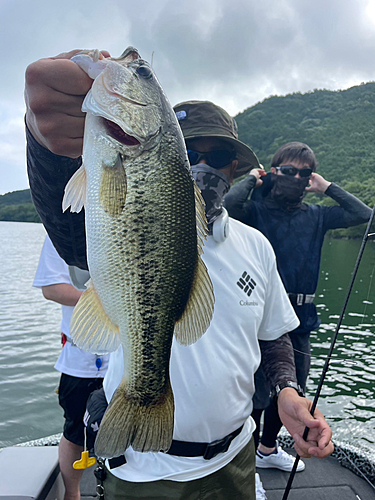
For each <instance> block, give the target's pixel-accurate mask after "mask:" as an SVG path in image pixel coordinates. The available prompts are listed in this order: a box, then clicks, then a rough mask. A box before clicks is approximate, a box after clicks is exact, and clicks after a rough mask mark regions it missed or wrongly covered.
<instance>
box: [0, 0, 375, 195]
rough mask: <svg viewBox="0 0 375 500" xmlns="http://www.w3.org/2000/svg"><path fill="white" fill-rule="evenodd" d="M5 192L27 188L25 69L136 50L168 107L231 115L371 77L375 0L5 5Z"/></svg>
mask: <svg viewBox="0 0 375 500" xmlns="http://www.w3.org/2000/svg"><path fill="white" fill-rule="evenodd" d="M0 16H1V17H0V18H1V19H2V29H1V31H0V41H1V47H2V68H3V71H2V77H1V79H0V90H1V96H2V97H1V99H0V150H2V151H3V153H2V154H0V174H1V179H0V194H1V193H4V192H6V191H9V190H16V189H23V188H25V187H27V180H26V174H25V159H24V158H25V156H24V133H23V123H22V117H23V113H24V104H23V85H24V72H25V69H26V66H27V65H28V64H29V63H30V62H32V61H34V60H36V59H39V58H41V57H48V56H51V55H55V54H58V53H60V52H63V51H66V50H70V49H72V48H94V47H95V48H96V47H97V48H100V49H107V50H109V51H110V52H111V53H112V55H114V56H118V55H120V54H121V53H122V51H123V50H124V49H125V48H126V46H128V45H134V46H135V47H137V48H138V49H139V51H140V53H141V54H142V56H143V57H144V58H145V59H147V60H150V59H151V57H152V54H153V64H154V68H155V71H156V73H157V75H158V78H159V80H160V82H161V84H162V85H163V87H164V90H165V92H166V94H167V95H168V97H169V99H170V101H171V103H172V104H175V103H177V102H180V101H183V100H187V99H209V100H213V101H214V102H216V103H217V104H220V105H221V106H223V107H224V108H226V109H227V110H228V111H229V112H230V113H231V114H233V115H234V114H236V113H238V112H240V111H243V110H244V109H245V108H247V107H249V106H252V105H253V104H255V103H256V102H258V101H260V100H263V99H264V98H266V97H268V96H270V95H274V94H278V95H285V94H286V93H290V92H296V91H301V92H306V91H309V90H313V89H315V88H327V89H338V88H347V87H348V86H351V85H355V84H359V83H361V82H366V81H372V80H374V79H375V69H374V67H373V61H374V56H375V53H374V52H375V1H374V0H369V1H367V2H364V1H363V0H325V1H323V0H316V1H315V2H311V1H310V0H283V1H276V0H263V1H262V2H259V1H257V0H232V1H230V2H228V1H224V0H205V1H204V2H202V1H201V0H200V1H199V0H180V1H179V2H176V1H174V0H158V1H156V2H155V1H154V0H138V1H136V2H134V0H132V1H131V2H130V1H129V0H126V1H124V0H107V1H106V2H105V3H103V2H102V1H100V2H99V1H97V0H75V1H72V0H66V1H64V2H61V3H59V4H56V3H51V2H50V1H47V0H35V1H34V2H27V1H26V0H23V1H17V0H16V1H14V2H2V4H1V6H0Z"/></svg>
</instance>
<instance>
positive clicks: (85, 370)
mask: <svg viewBox="0 0 375 500" xmlns="http://www.w3.org/2000/svg"><path fill="white" fill-rule="evenodd" d="M87 279H88V273H87ZM33 286H34V287H36V288H41V289H42V292H43V295H44V297H45V298H46V299H47V300H52V301H53V302H57V303H58V304H61V312H62V319H61V338H62V346H63V348H62V351H61V354H60V356H59V358H58V360H57V363H56V365H55V368H56V370H58V371H59V372H61V378H60V384H59V389H58V394H59V404H60V406H61V407H62V409H63V410H64V419H65V422H64V430H63V436H62V438H61V441H60V445H59V464H60V470H61V475H62V478H63V481H64V486H65V496H64V500H79V499H80V490H79V483H80V480H81V476H82V472H83V471H82V470H76V469H74V468H73V463H74V462H75V461H76V460H79V459H80V458H81V453H82V451H83V444H84V425H83V416H84V413H85V410H86V402H87V398H88V397H89V395H90V393H91V392H92V391H94V390H95V389H99V388H100V387H102V385H103V377H104V375H105V373H106V371H107V367H108V355H105V356H95V355H94V354H89V353H86V352H84V351H82V350H81V349H79V348H78V347H77V346H75V345H73V344H72V341H71V338H70V336H69V324H70V318H71V316H72V313H73V309H74V306H75V305H76V304H77V302H78V300H79V298H80V296H81V294H82V292H81V291H79V290H77V289H76V288H75V287H74V286H73V285H72V284H71V280H70V276H69V271H68V266H67V265H66V263H65V262H64V261H63V260H62V258H61V257H60V256H59V255H58V253H57V252H56V250H55V248H54V246H53V244H52V242H51V240H50V239H49V237H48V236H47V237H46V239H45V242H44V245H43V248H42V252H41V255H40V260H39V265H38V268H37V271H36V274H35V279H34V283H33Z"/></svg>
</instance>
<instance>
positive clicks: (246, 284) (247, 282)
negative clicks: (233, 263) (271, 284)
mask: <svg viewBox="0 0 375 500" xmlns="http://www.w3.org/2000/svg"><path fill="white" fill-rule="evenodd" d="M237 285H238V286H239V287H240V288H241V290H243V291H244V292H245V293H246V295H247V296H248V297H250V295H251V294H252V293H253V290H254V288H255V287H256V286H257V284H256V283H255V281H254V280H253V278H250V275H249V274H247V272H246V271H244V272H243V273H242V276H241V278H240V279H239V280H238V281H237Z"/></svg>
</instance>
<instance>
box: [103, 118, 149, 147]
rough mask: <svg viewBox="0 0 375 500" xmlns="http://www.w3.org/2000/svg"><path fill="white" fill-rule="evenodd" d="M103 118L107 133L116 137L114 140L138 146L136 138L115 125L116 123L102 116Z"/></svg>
mask: <svg viewBox="0 0 375 500" xmlns="http://www.w3.org/2000/svg"><path fill="white" fill-rule="evenodd" d="M103 120H104V123H105V126H106V128H107V132H108V134H109V135H110V136H111V137H113V139H116V141H118V142H120V143H121V144H124V145H125V146H139V144H140V142H139V141H138V139H136V138H135V137H133V136H131V135H129V134H127V133H126V132H124V131H123V130H122V128H121V127H119V125H117V123H114V122H111V121H110V120H107V119H105V118H103Z"/></svg>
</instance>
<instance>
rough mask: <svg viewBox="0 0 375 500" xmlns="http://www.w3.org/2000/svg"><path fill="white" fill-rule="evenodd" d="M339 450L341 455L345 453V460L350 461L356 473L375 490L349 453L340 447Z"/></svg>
mask: <svg viewBox="0 0 375 500" xmlns="http://www.w3.org/2000/svg"><path fill="white" fill-rule="evenodd" d="M340 451H341V453H342V454H343V455H345V458H346V459H347V461H348V462H349V463H350V465H351V466H352V467H353V468H354V469H356V471H357V472H358V475H360V476H362V478H363V479H364V480H365V481H366V482H367V483H368V484H369V485H370V486H371V488H372V489H373V490H375V486H374V485H373V484H372V482H371V481H370V480H369V479H368V478H367V476H366V475H365V474H364V473H363V472H362V471H361V469H360V468H359V467H358V465H357V464H356V463H355V462H353V460H352V459H351V458H350V457H349V455H348V454H347V453H346V452H345V450H343V449H342V448H340ZM343 467H345V465H344V466H343Z"/></svg>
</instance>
